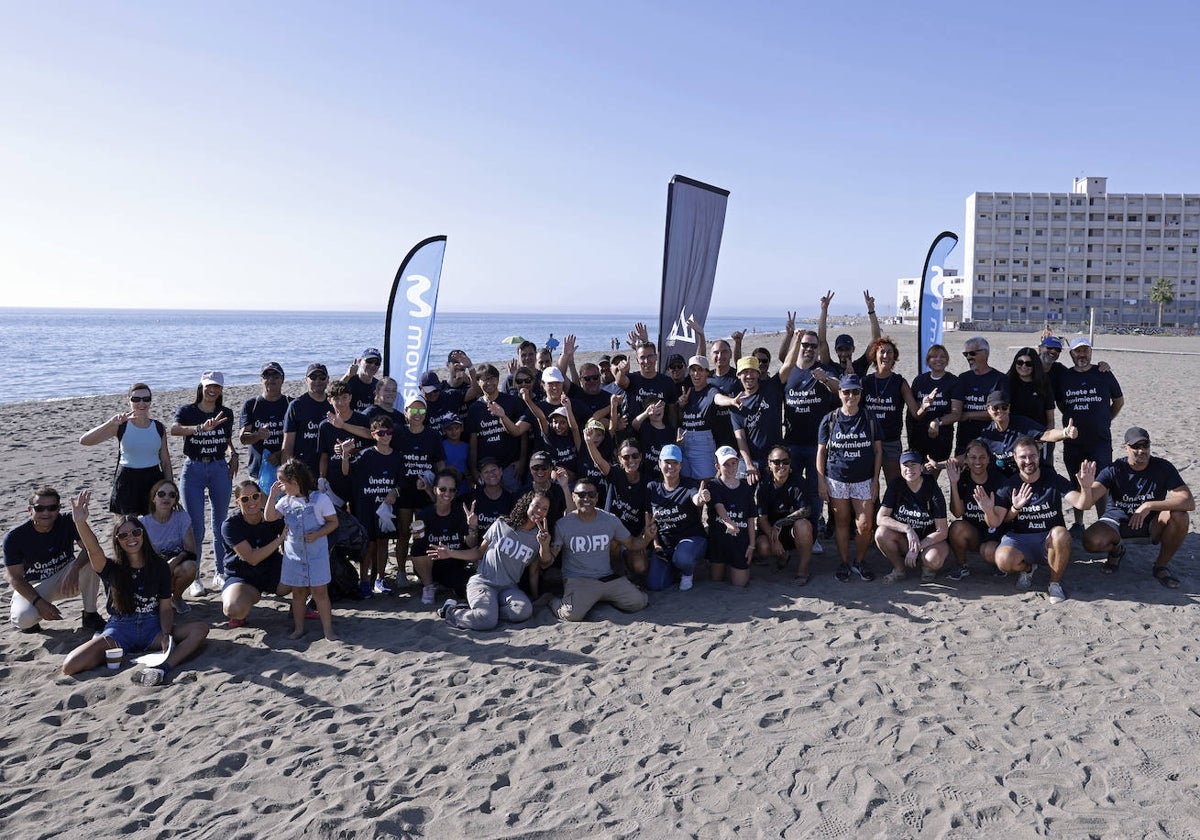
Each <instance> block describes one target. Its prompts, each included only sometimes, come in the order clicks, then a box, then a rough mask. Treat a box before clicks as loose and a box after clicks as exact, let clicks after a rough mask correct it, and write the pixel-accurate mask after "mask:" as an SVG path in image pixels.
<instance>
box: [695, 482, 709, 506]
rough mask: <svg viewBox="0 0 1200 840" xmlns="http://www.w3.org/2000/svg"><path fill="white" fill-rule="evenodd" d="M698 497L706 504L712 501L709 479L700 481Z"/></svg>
mask: <svg viewBox="0 0 1200 840" xmlns="http://www.w3.org/2000/svg"><path fill="white" fill-rule="evenodd" d="M696 498H698V499H699V500H700V504H703V505H706V504H708V503H709V502H711V501H712V493H710V492H709V491H708V479H702V480H701V481H700V489H699V490H697V491H696Z"/></svg>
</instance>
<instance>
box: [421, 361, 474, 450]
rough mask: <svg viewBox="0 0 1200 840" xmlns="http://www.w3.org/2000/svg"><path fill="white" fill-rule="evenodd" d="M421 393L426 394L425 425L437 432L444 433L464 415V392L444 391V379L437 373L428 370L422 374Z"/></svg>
mask: <svg viewBox="0 0 1200 840" xmlns="http://www.w3.org/2000/svg"><path fill="white" fill-rule="evenodd" d="M420 388H421V393H422V394H424V395H425V407H426V409H427V410H428V413H427V414H426V415H425V425H426V426H428V427H429V428H431V429H433V430H434V431H435V432H438V433H439V434H440V433H444V432H445V431H446V427H447V426H449V425H450V424H451V423H452V422H454V421H456V420H457V421H461V420H462V415H463V394H462V392H460V391H443V390H442V388H443V385H442V380H440V379H438V375H437V373H435V372H434V371H432V370H427V371H425V372H424V373H423V374H421V383H420Z"/></svg>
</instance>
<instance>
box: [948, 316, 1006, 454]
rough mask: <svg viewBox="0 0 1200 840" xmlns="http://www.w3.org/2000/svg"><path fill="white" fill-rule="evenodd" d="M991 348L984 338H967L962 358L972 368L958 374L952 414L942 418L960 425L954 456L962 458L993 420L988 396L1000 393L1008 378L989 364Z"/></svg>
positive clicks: (952, 402)
mask: <svg viewBox="0 0 1200 840" xmlns="http://www.w3.org/2000/svg"><path fill="white" fill-rule="evenodd" d="M990 355H991V345H989V344H988V340H987V339H986V338H984V337H983V336H979V335H977V336H975V337H974V338H968V339H967V340H966V342H965V343H964V344H963V358H964V359H966V360H967V364H968V365H970V369H969V370H967V371H966V372H964V373H960V374H959V375H958V382H956V383H955V385H954V393H952V394H951V395H950V414H949V415H947V416H946V417H944V418H943V419H942V421H941V422H942V423H945V424H947V425H949V424H950V423H952V422H953V423H957V424H958V426H957V427H956V430H955V435H956V437H955V442H954V454H955V455H961V454H962V453H963V452H964V451H965V450H966V448H967V444H968V443H970V442H971V441H973V440H975V438H977V437H979V433H980V432H982V431H983V430H984V429H985V428H987V425H988V424H989V423H991V422H992V418H991V417H990V416H989V415H988V412H987V397H988V394H990V393H992V392H993V391H1001V390H1003V389H1004V387H1005V383H1007V382H1008V377H1007V376H1005V375H1004V374H1003V373H1002V372H1000V371H998V370H996V369H995V368H994V367H992V366H991V365H990V364H988V358H989V356H990Z"/></svg>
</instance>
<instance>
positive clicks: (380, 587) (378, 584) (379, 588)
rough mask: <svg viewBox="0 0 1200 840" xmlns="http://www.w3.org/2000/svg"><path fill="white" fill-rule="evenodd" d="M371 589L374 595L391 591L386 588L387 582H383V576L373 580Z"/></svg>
mask: <svg viewBox="0 0 1200 840" xmlns="http://www.w3.org/2000/svg"><path fill="white" fill-rule="evenodd" d="M373 590H374V592H375V594H376V595H387V594H388V593H389V592H391V591H392V590H390V589H388V588H387V584H385V583H384V582H383V578H380V579H379V580H377V581H375V586H374V587H373Z"/></svg>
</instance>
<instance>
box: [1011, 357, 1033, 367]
mask: <svg viewBox="0 0 1200 840" xmlns="http://www.w3.org/2000/svg"><path fill="white" fill-rule="evenodd" d="M1015 364H1016V366H1017V367H1027V368H1031V367H1033V361H1032V360H1030V359H1017V361H1016V362H1015Z"/></svg>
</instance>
